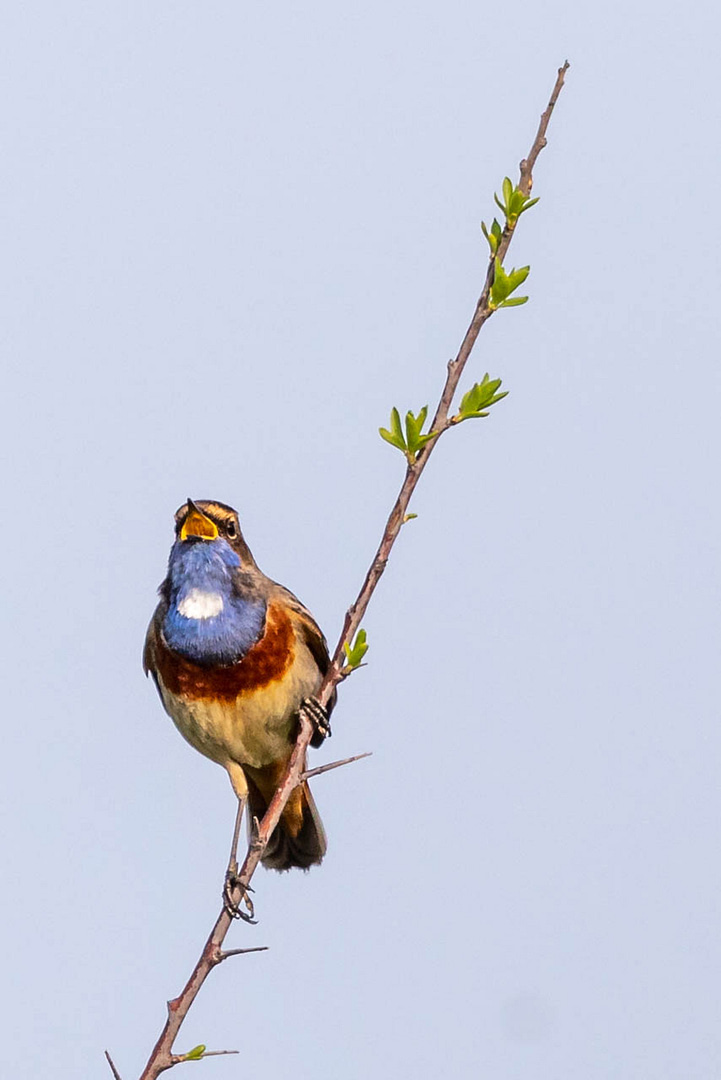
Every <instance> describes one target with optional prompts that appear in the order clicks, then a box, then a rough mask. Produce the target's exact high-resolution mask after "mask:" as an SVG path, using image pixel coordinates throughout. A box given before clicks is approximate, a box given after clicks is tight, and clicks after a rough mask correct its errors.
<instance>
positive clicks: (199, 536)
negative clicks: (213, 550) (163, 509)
mask: <svg viewBox="0 0 721 1080" xmlns="http://www.w3.org/2000/svg"><path fill="white" fill-rule="evenodd" d="M188 508H189V513H188V516H187V517H186V519H185V521H184V522H183V526H182V528H181V530H180V539H181V540H190V539H196V540H215V539H217V536H218V526H217V525H216V524H215V522H214V521H211V520H210V518H209V517H206V515H205V514H204V513H203V511H202V510H200V509H199V508H198V507H197V506H196V505H195V503H194V502H193V500H192V499H188Z"/></svg>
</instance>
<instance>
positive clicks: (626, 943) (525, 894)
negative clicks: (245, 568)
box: [0, 0, 721, 1080]
mask: <svg viewBox="0 0 721 1080" xmlns="http://www.w3.org/2000/svg"><path fill="white" fill-rule="evenodd" d="M720 33H721V26H720V25H719V19H718V14H717V11H716V7H715V5H711V4H708V3H707V4H704V3H701V4H697V5H695V6H694V7H693V9H688V10H687V11H686V10H684V9H683V8H682V7H681V6H679V5H677V4H670V3H668V2H666V3H660V4H657V5H655V7H654V8H653V9H651V8H649V6H648V5H646V4H641V3H639V2H638V0H629V2H627V3H624V4H621V3H614V2H611V3H606V4H603V5H595V6H593V7H592V6H590V5H584V4H578V3H570V2H568V0H555V2H554V0H551V2H549V3H546V4H545V5H532V4H528V3H525V2H521V3H517V4H514V5H507V4H506V5H501V4H498V5H490V4H474V3H470V2H465V0H447V2H446V3H443V4H428V3H415V4H410V3H400V2H396V0H385V2H384V3H378V2H376V0H366V2H364V3H363V4H354V3H353V4H343V5H337V4H330V3H311V4H305V5H297V4H289V3H277V4H273V5H257V4H253V5H250V4H238V3H228V2H218V3H207V4H202V5H201V4H190V3H187V2H186V0H179V2H176V3H168V2H166V0H159V2H155V3H150V4H148V3H144V4H139V3H136V2H134V0H124V2H123V3H109V2H108V3H106V2H102V0H101V2H97V3H94V4H84V3H79V2H77V0H69V2H66V3H63V4H58V3H48V2H44V3H43V2H36V3H33V2H28V3H25V4H22V5H20V4H15V5H11V7H10V9H9V10H7V11H6V12H5V19H4V29H3V33H2V40H1V42H0V51H1V52H2V62H1V63H0V71H1V72H2V75H1V76H0V79H1V80H2V93H1V95H0V97H1V99H2V106H1V107H0V108H1V116H2V145H3V154H2V157H3V167H2V170H1V171H0V214H1V215H2V218H3V222H2V235H3V245H2V247H3V255H2V259H1V260H0V265H1V268H2V269H1V272H2V275H3V281H2V289H1V292H2V296H3V306H4V311H3V316H2V320H1V324H0V325H1V326H2V330H1V333H2V338H3V356H4V357H5V366H4V370H5V378H4V379H3V387H4V393H3V399H4V402H5V409H4V423H3V430H2V436H1V437H2V444H3V448H4V454H3V457H4V462H5V468H4V470H3V476H4V480H5V489H4V503H5V515H6V520H7V525H6V528H5V529H4V530H3V541H4V558H3V566H4V568H5V571H6V573H5V575H4V583H3V586H2V589H3V595H4V598H5V609H6V613H7V614H6V621H5V630H4V633H3V649H2V651H3V656H4V657H5V659H6V662H7V664H6V673H5V679H4V685H5V687H6V701H5V722H4V731H5V743H4V753H3V757H2V766H1V770H2V772H1V775H0V810H1V811H2V816H3V821H4V823H5V824H4V828H3V830H2V834H3V838H2V852H1V858H2V865H3V867H4V884H3V888H2V890H0V927H2V929H1V930H0V937H1V938H2V941H1V943H0V945H1V950H2V956H3V967H4V977H3V980H2V989H0V1016H1V1017H2V1022H1V1027H2V1031H3V1039H2V1048H3V1049H2V1058H3V1065H2V1072H3V1075H6V1076H8V1077H12V1078H13V1080H31V1078H32V1080H36V1078H38V1077H40V1076H52V1077H53V1080H91V1078H92V1080H96V1078H98V1077H105V1076H109V1075H110V1074H109V1072H108V1071H107V1068H106V1065H105V1063H104V1061H103V1059H102V1051H103V1049H104V1048H105V1047H109V1048H110V1050H111V1051H112V1053H113V1055H114V1057H115V1060H116V1063H117V1065H118V1067H119V1069H120V1071H121V1074H122V1076H123V1080H134V1078H137V1076H138V1074H139V1072H140V1070H141V1067H142V1064H143V1062H144V1060H145V1058H146V1056H147V1053H148V1052H149V1050H150V1047H151V1046H152V1043H153V1042H154V1040H155V1038H156V1036H157V1033H158V1031H159V1028H160V1025H161V1023H162V1020H163V1014H164V1003H165V1001H166V999H167V998H169V997H171V996H172V995H174V994H175V993H177V992H178V991H179V989H180V987H181V985H182V983H183V981H184V979H185V977H186V975H187V973H188V972H189V970H190V967H191V966H192V964H193V962H194V960H195V957H196V955H197V953H198V951H199V948H200V946H201V944H202V942H203V940H204V937H205V934H206V933H207V931H208V929H209V927H210V925H211V923H212V921H213V918H214V917H215V914H216V912H217V909H218V901H219V890H220V886H221V881H222V873H223V866H224V859H225V857H226V849H227V846H228V842H229V834H230V830H231V827H232V815H233V811H234V805H233V797H232V793H231V790H230V787H229V785H228V782H227V779H226V777H225V775H224V774H223V772H222V771H221V770H220V769H218V768H217V767H215V766H213V765H212V764H210V763H209V762H207V761H206V760H204V759H203V758H201V757H200V756H198V755H197V754H195V753H194V752H193V751H192V750H191V749H190V748H189V747H188V746H186V744H185V743H184V742H183V741H182V739H181V738H180V736H179V735H178V734H177V733H176V731H175V730H174V728H173V727H172V724H171V723H170V721H169V720H168V719H167V717H166V716H165V715H164V713H163V711H162V709H161V707H160V704H159V702H158V700H157V699H156V695H155V691H154V688H153V687H152V685H151V684H149V683H148V682H146V680H145V679H144V678H143V675H142V672H141V668H140V653H141V648H142V641H143V636H144V632H145V626H146V623H147V620H148V619H149V617H150V614H151V612H152V609H153V606H154V603H155V597H154V591H155V588H156V586H157V584H158V583H159V581H160V580H161V578H162V576H163V573H164V568H165V561H166V558H167V552H168V549H169V546H170V542H171V535H172V514H173V512H174V510H175V509H176V507H177V506H178V505H179V504H180V503H181V502H182V501H183V500H184V499H185V497H186V496H187V495H191V496H193V497H197V498H208V497H211V498H218V499H221V500H223V501H226V502H229V503H232V504H233V505H235V506H237V507H238V509H239V510H240V513H241V520H242V522H243V526H244V530H245V534H246V537H247V540H248V542H249V544H250V546H251V548H252V550H253V552H254V554H255V556H256V558H257V560H258V563H259V564H260V566H261V567H262V569H263V570H264V571H266V572H267V573H268V574H270V575H271V576H273V577H275V578H276V579H278V580H279V581H281V582H283V583H284V584H287V585H288V586H290V587H291V588H292V589H293V590H294V591H295V592H296V593H298V595H299V596H300V597H301V598H302V599H303V600H304V601H305V603H306V604H308V606H309V607H310V608H311V609H312V611H313V612H314V613H315V615H316V617H317V618H318V620H319V621H320V623H321V624H322V625H323V627H324V628H325V630H326V633H327V634H328V636H329V638H331V639H333V640H335V637H336V636H337V633H338V630H339V627H340V623H341V619H342V615H343V612H344V610H345V608H346V606H347V604H348V603H349V602H350V601H351V600H352V598H353V597H354V595H355V592H356V590H357V587H358V585H359V583H360V581H361V579H362V576H363V574H364V572H365V569H366V566H367V564H368V561H369V559H370V557H371V555H372V553H373V550H374V549H375V545H376V542H377V539H378V535H379V532H380V529H381V527H382V524H383V521H384V520H385V516H386V513H387V510H388V508H389V506H390V502H391V500H392V498H393V496H394V493H395V491H396V489H397V486H398V483H399V481H400V477H401V471H402V461H401V459H400V456H399V455H397V454H396V453H395V452H394V451H393V450H392V449H391V448H390V447H388V446H387V445H386V444H385V443H383V442H382V441H381V440H380V439H379V437H378V435H377V428H378V426H379V425H380V424H385V423H387V417H388V413H389V411H390V408H391V406H392V405H398V406H399V407H400V408H402V409H405V408H409V407H411V408H417V407H419V406H420V405H423V404H425V403H426V402H429V403H432V402H433V401H434V400H435V397H437V394H438V391H439V388H440V385H441V383H442V379H443V374H444V365H445V362H446V360H447V359H448V357H449V356H451V355H452V354H453V353H454V352H455V351H456V348H457V345H458V342H459V341H460V338H461V336H462V334H463V331H464V330H465V327H466V324H467V322H468V319H469V317H470V314H471V312H472V309H473V305H474V302H475V298H476V296H477V294H478V291H479V287H480V282H481V277H482V273H483V265H484V260H485V251H484V241H483V240H482V237H481V235H480V231H479V223H480V220H481V218H485V219H486V220H489V217H490V216H492V215H493V203H492V195H493V191H494V189H496V190H497V189H498V188H499V186H500V183H501V180H502V178H503V176H504V174H506V173H509V172H510V174H511V175H513V176H515V175H516V168H517V162H518V160H519V159H520V157H521V156H522V155H523V154H524V153H525V152H526V151H527V149H528V147H529V145H530V141H531V138H532V136H533V133H534V132H535V128H536V124H537V121H538V115H539V113H540V111H541V109H542V107H543V105H544V104H545V101H546V100H547V97H548V93H549V92H550V89H551V86H552V84H553V80H554V77H555V72H556V69H557V67H558V65H559V64H560V63H561V62H562V61H563V60H564V59H565V58H566V57H568V59H569V60H570V61H571V64H572V67H571V70H570V72H569V75H568V82H567V87H566V90H565V91H564V93H563V96H562V99H561V102H560V104H559V108H558V110H557V114H556V116H555V117H554V120H553V124H552V129H551V131H550V143H549V147H548V149H547V150H546V151H544V154H543V155H542V157H541V159H540V162H539V165H538V169H537V174H536V186H535V191H534V193H535V194H537V195H540V196H541V201H540V203H539V204H538V206H537V207H536V209H534V210H533V211H532V212H531V213H530V214H529V215H527V217H526V218H524V220H523V222H522V227H521V229H520V230H519V234H518V236H517V237H516V239H515V241H514V244H513V248H512V251H511V257H510V262H511V263H512V264H514V265H516V266H518V265H523V264H525V263H528V262H530V264H531V267H532V270H531V275H530V278H529V280H528V290H527V291H528V292H529V293H530V297H531V300H530V302H529V303H528V304H527V305H526V306H525V307H523V308H520V309H518V310H515V311H502V312H500V313H499V314H498V315H497V316H496V317H495V318H494V319H493V320H492V321H491V323H490V325H489V326H488V327H487V328H486V330H484V332H483V335H482V338H481V340H480V343H479V348H478V352H477V355H476V356H475V359H474V360H473V362H472V364H471V366H470V368H469V373H468V378H467V379H466V380H465V383H466V384H469V383H470V381H472V379H473V378H478V377H480V376H481V375H482V374H483V372H484V371H486V370H489V371H490V372H491V373H492V374H494V375H496V374H497V375H500V376H502V377H503V379H504V386H505V387H506V388H507V389H509V390H510V392H511V393H510V396H509V397H508V398H507V399H506V400H505V401H504V402H503V403H502V404H501V405H499V406H498V407H497V408H496V409H495V410H494V413H493V415H492V416H491V417H490V418H489V419H488V420H485V421H481V422H477V423H468V424H465V425H463V426H462V427H461V428H460V429H458V430H457V431H455V432H453V433H452V436H449V437H448V438H447V439H445V440H444V442H443V444H441V446H440V447H439V449H438V452H437V454H436V455H435V456H434V460H433V462H432V463H431V466H430V467H429V469H428V471H427V474H426V475H425V476H424V478H423V482H422V484H421V486H420V488H419V490H418V493H417V498H416V499H415V501H414V504H413V507H412V509H413V510H414V511H415V512H416V513H418V515H419V517H418V520H417V521H415V522H413V524H412V525H409V526H408V528H407V529H406V530H404V533H403V535H402V537H401V540H400V542H399V544H398V546H397V549H396V551H395V552H394V555H393V559H392V563H391V565H390V567H389V570H388V572H387V574H386V576H385V578H384V579H383V582H382V585H381V587H380V588H379V590H378V592H377V594H376V598H375V599H374V602H373V605H372V608H371V611H370V613H369V615H368V618H367V619H366V621H365V625H366V628H367V630H368V634H369V640H370V643H371V652H370V653H369V656H368V660H369V666H368V667H367V668H366V669H365V671H363V672H362V673H360V674H359V675H358V676H356V677H354V678H353V679H352V680H351V682H350V683H349V684H348V685H346V686H344V687H343V689H342V695H341V703H340V705H339V708H338V711H337V713H336V717H335V722H334V731H335V735H334V738H333V740H332V743H331V744H330V745H329V746H328V748H327V750H326V749H324V750H323V751H321V752H320V753H318V754H315V755H314V758H313V761H314V763H319V762H320V761H322V760H329V759H330V758H331V757H338V756H344V755H346V754H351V753H355V752H359V751H363V750H373V752H374V756H373V757H372V758H371V759H369V760H368V761H365V762H362V763H360V764H358V765H355V766H353V767H352V769H348V770H342V771H340V772H337V773H333V774H330V775H329V776H325V777H321V778H319V779H318V780H317V781H316V782H315V794H316V799H317V802H318V804H319V807H320V809H321V812H322V814H323V818H324V821H325V824H326V827H327V831H328V835H329V844H330V848H329V854H328V857H327V860H326V862H325V863H324V865H323V867H322V868H321V869H320V870H317V871H314V872H312V873H310V874H308V875H301V874H292V875H286V876H283V877H280V876H277V875H271V874H268V873H265V872H263V873H261V874H259V875H258V877H257V880H256V885H257V889H258V896H257V902H258V909H259V913H260V917H261V922H260V925H259V926H258V927H257V928H247V927H245V926H242V927H238V928H234V930H233V932H232V941H231V944H232V945H233V946H238V947H240V946H243V945H251V944H263V945H268V946H270V950H271V951H270V952H268V953H266V954H262V955H257V956H250V957H247V958H243V959H239V960H237V961H234V962H233V964H230V963H229V964H227V965H225V966H224V967H223V968H222V969H220V970H219V971H217V972H216V973H215V974H214V975H213V976H212V978H211V981H210V983H209V984H208V985H207V987H206V989H205V990H204V991H203V993H202V995H201V997H200V998H199V1000H198V1003H197V1005H196V1007H195V1008H194V1010H193V1013H192V1015H191V1018H190V1020H189V1022H188V1024H187V1026H186V1028H185V1030H184V1033H183V1035H182V1037H181V1039H180V1041H179V1043H178V1047H177V1048H178V1049H179V1050H183V1049H188V1048H190V1047H191V1046H193V1045H194V1044H196V1043H198V1042H201V1041H202V1042H205V1043H207V1044H208V1045H209V1046H210V1047H213V1048H224V1047H237V1048H240V1049H242V1051H243V1057H242V1058H241V1059H234V1058H221V1059H216V1060H213V1061H208V1062H205V1063H203V1064H201V1065H198V1066H195V1067H194V1066H187V1067H186V1068H187V1069H188V1070H190V1069H191V1068H197V1069H198V1070H199V1073H200V1072H201V1071H202V1074H203V1077H207V1078H208V1080H224V1078H234V1077H241V1076H243V1077H248V1076H252V1077H253V1078H254V1080H286V1078H287V1077H289V1076H293V1077H294V1078H295V1080H311V1078H312V1080H366V1078H367V1077H368V1076H371V1075H372V1076H373V1077H376V1078H378V1080H398V1078H399V1077H412V1078H413V1080H438V1078H440V1077H452V1078H454V1080H456V1078H457V1080H466V1078H476V1077H482V1078H484V1080H638V1078H641V1077H643V1078H647V1077H648V1078H651V1077H652V1078H653V1080H716V1078H717V1077H718V1075H719V1069H720V1068H721V1064H720V1060H719V1059H720V1057H721V1054H720V1052H719V1051H720V1047H721V1031H720V1024H719V998H720V994H719V989H720V987H719V983H720V975H721V964H720V961H721V935H720V932H719V925H720V923H721V920H720V918H719V915H720V912H719V899H718V898H719V895H720V894H721V875H720V874H719V843H718V824H719V810H720V808H721V798H720V797H719V782H718V773H719V750H720V749H721V736H720V735H719V724H718V712H719V709H718V703H719V694H718V685H717V684H718V675H717V671H718V654H719V634H718V611H719V600H720V597H719V591H720V590H719V585H720V580H719V570H718V548H719V543H718V540H719V511H718V495H717V489H718V460H719V443H720V441H721V438H720V425H719V415H720V414H721V409H720V405H721V402H720V400H719V391H720V389H721V376H720V374H719V363H718V319H717V315H716V310H717V308H718V300H717V294H718V290H719V284H720V283H719V264H718V255H717V247H718V236H719V224H720V217H721V214H720V212H719V200H718V197H717V193H716V186H717V181H716V176H717V171H718V154H719V92H718V41H719V34H720ZM434 395H435V397H434ZM178 1075H180V1074H178ZM183 1075H185V1073H183Z"/></svg>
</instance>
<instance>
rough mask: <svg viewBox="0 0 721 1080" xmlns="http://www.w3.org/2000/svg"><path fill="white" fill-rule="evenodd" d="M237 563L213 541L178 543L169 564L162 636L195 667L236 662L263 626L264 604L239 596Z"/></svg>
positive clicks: (219, 541)
mask: <svg viewBox="0 0 721 1080" xmlns="http://www.w3.org/2000/svg"><path fill="white" fill-rule="evenodd" d="M239 566H240V559H239V558H238V556H237V555H236V553H235V552H234V551H233V549H232V548H231V546H230V544H228V543H226V541H225V540H223V539H221V538H220V537H219V538H218V539H217V540H176V541H175V543H174V544H173V547H172V548H171V551H170V560H169V563H168V578H167V581H168V585H169V604H168V612H167V614H166V616H165V619H164V621H163V636H164V637H165V640H166V641H167V643H168V645H169V646H170V648H171V649H173V651H174V652H177V653H180V655H181V656H185V657H186V658H187V659H188V660H192V661H194V663H196V664H203V665H207V666H212V665H213V664H223V665H227V664H234V663H236V662H237V661H238V660H241V659H242V658H243V657H244V656H245V655H246V653H248V652H249V650H250V649H252V647H253V645H255V643H256V641H258V640H259V638H260V637H261V635H262V633H263V630H264V627H265V612H266V607H267V605H266V603H265V600H260V599H256V598H253V599H250V598H245V597H243V596H242V595H241V594H240V593H239V592H238V590H237V587H236V582H235V579H234V571H235V570H237V568H238V567H239Z"/></svg>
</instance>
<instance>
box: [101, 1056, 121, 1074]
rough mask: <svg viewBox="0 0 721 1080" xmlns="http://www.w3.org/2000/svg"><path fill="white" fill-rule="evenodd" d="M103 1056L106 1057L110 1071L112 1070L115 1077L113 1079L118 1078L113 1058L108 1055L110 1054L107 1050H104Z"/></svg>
mask: <svg viewBox="0 0 721 1080" xmlns="http://www.w3.org/2000/svg"><path fill="white" fill-rule="evenodd" d="M105 1057H106V1058H107V1062H108V1065H109V1066H110V1071H111V1072H112V1074H113V1076H114V1077H115V1080H120V1073H119V1072H118V1070H117V1069H116V1068H115V1064H114V1062H113V1059H112V1058H111V1056H110V1054H109V1053H108V1051H107V1050H106V1051H105Z"/></svg>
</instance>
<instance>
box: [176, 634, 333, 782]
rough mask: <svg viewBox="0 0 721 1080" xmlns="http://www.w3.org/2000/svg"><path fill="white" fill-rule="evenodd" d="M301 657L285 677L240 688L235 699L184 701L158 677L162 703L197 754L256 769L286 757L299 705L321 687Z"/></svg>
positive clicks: (310, 665)
mask: <svg viewBox="0 0 721 1080" xmlns="http://www.w3.org/2000/svg"><path fill="white" fill-rule="evenodd" d="M303 659H304V661H305V662H304V663H297V662H296V663H295V664H294V667H293V671H292V672H290V673H288V674H286V675H285V677H284V678H283V679H281V680H278V681H275V682H272V683H270V684H269V685H268V686H265V687H262V688H261V689H259V690H255V691H253V692H244V693H242V694H240V695H239V696H238V697H237V698H236V699H235V700H234V701H212V700H208V699H202V698H201V699H196V700H187V699H183V698H180V697H178V696H176V695H175V694H172V693H171V692H170V691H169V690H168V689H167V688H166V687H165V686H164V685H163V683H162V680H160V679H159V680H158V682H159V688H160V691H161V696H162V700H163V705H164V706H165V710H166V712H167V713H168V715H169V716H170V717H171V718H172V720H173V722H174V723H175V725H176V727H177V728H178V730H179V731H180V733H181V735H183V737H184V738H185V739H187V741H188V742H189V743H190V745H191V746H193V747H194V748H195V749H196V750H198V751H199V752H200V753H201V754H204V755H205V756H206V757H208V758H210V759H211V760H212V761H217V762H218V764H219V765H224V766H226V767H227V766H228V764H229V763H230V762H235V763H237V764H238V765H250V766H251V767H253V768H257V769H260V768H263V767H264V766H266V765H272V764H274V763H275V762H278V761H282V760H283V759H284V758H286V757H287V755H288V750H289V744H290V742H291V741H292V737H293V730H294V726H295V723H296V716H297V712H298V708H299V706H300V705H301V703H302V702H303V701H304V700H305V698H307V697H309V696H310V695H311V694H314V693H315V692H316V690H317V689H318V687H319V685H320V682H321V676H320V673H319V671H318V668H317V667H316V665H315V663H314V662H313V660H312V658H311V657H310V654H308V656H307V657H303Z"/></svg>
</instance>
